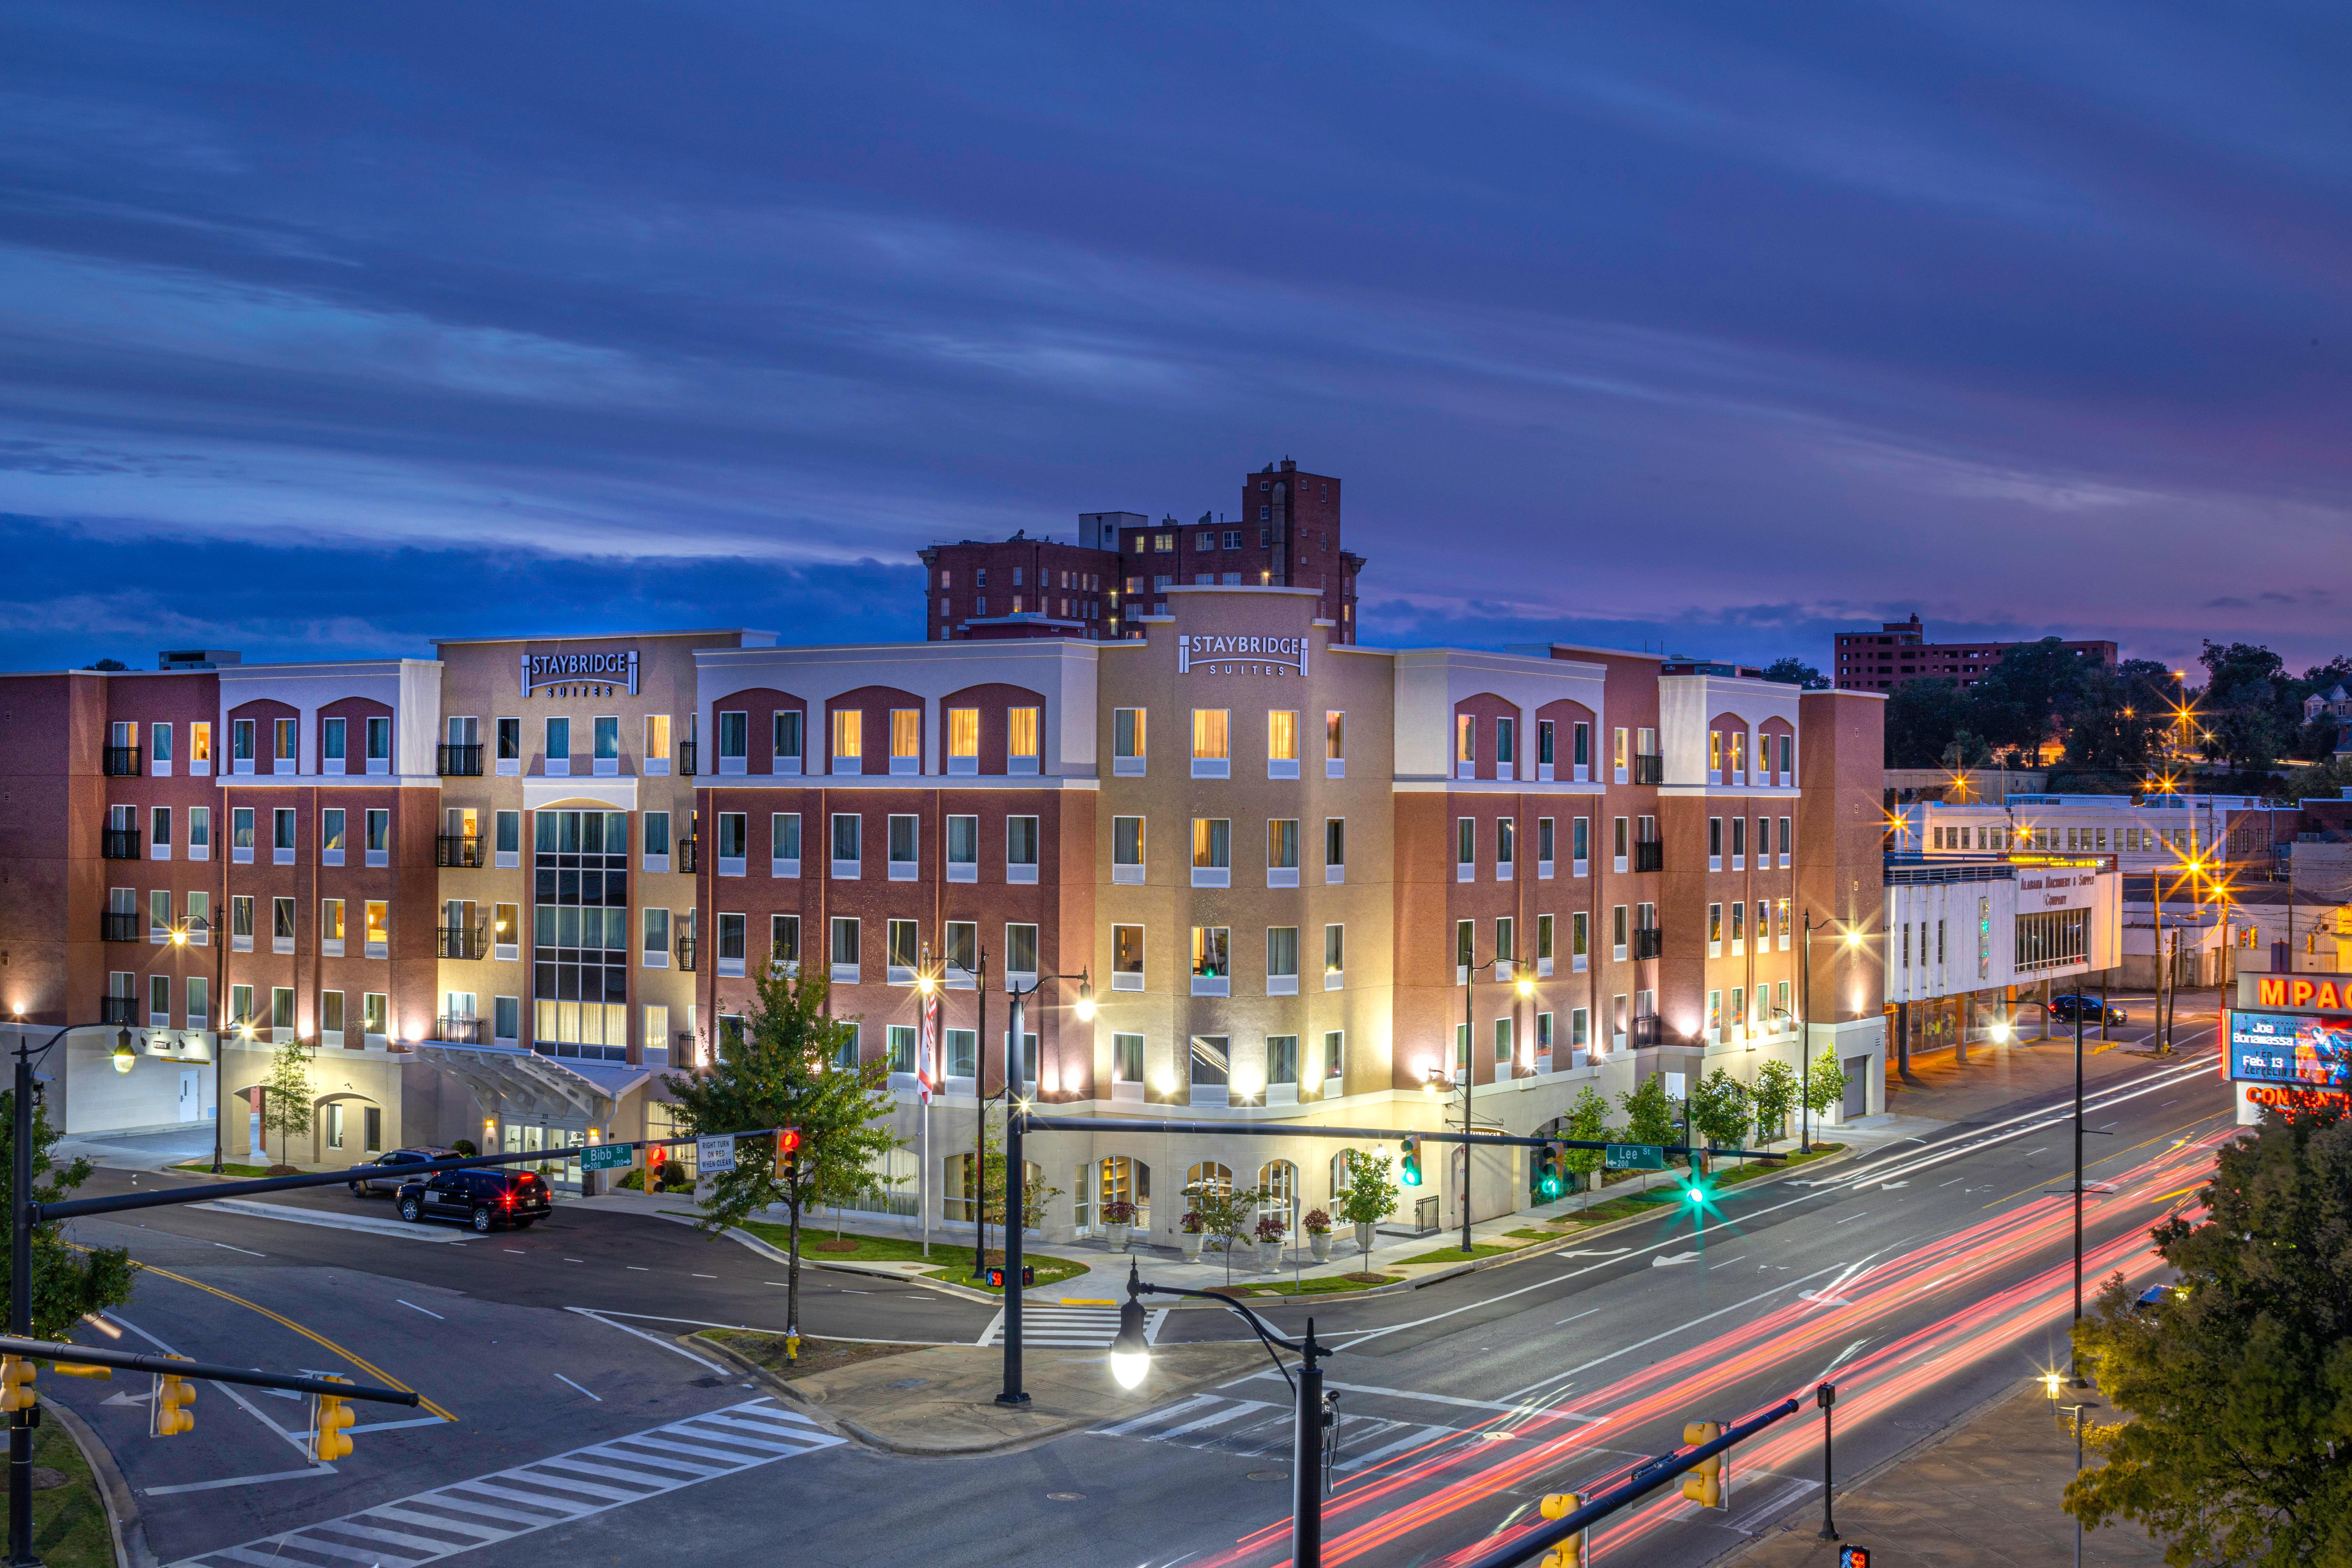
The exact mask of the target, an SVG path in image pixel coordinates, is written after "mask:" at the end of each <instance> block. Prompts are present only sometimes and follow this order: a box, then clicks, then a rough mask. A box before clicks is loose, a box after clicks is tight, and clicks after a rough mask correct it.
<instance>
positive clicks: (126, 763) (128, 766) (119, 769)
mask: <svg viewBox="0 0 2352 1568" xmlns="http://www.w3.org/2000/svg"><path fill="white" fill-rule="evenodd" d="M104 765H105V770H106V775H107V777H109V778H132V779H135V778H137V777H138V776H139V748H138V747H136V746H109V747H107V748H106V760H105V764H104Z"/></svg>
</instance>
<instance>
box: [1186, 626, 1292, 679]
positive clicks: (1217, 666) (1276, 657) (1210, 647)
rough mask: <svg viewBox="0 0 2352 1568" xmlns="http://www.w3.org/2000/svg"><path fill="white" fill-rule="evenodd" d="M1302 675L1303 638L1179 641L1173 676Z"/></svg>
mask: <svg viewBox="0 0 2352 1568" xmlns="http://www.w3.org/2000/svg"><path fill="white" fill-rule="evenodd" d="M1195 672H1197V673H1199V674H1202V675H1301V676H1303V675H1305V674H1306V673H1307V639H1306V638H1305V637H1205V636H1199V635H1195V636H1191V637H1178V638H1177V639H1176V673H1177V674H1179V675H1187V674H1192V673H1195Z"/></svg>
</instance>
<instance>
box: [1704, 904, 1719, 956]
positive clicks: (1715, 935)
mask: <svg viewBox="0 0 2352 1568" xmlns="http://www.w3.org/2000/svg"><path fill="white" fill-rule="evenodd" d="M1706 955H1707V956H1708V957H1709V958H1721V957H1722V956H1723V906H1722V905H1721V904H1709V905H1707V906H1706Z"/></svg>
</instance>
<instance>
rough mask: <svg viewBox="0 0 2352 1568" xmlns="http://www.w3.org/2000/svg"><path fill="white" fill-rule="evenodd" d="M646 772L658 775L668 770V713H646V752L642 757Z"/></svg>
mask: <svg viewBox="0 0 2352 1568" xmlns="http://www.w3.org/2000/svg"><path fill="white" fill-rule="evenodd" d="M642 761H643V763H644V766H645V770H646V773H650V774H653V775H655V776H656V777H659V776H660V775H662V774H664V773H668V772H669V715H668V714H667V713H648V714H646V752H645V756H644V758H643V759H642Z"/></svg>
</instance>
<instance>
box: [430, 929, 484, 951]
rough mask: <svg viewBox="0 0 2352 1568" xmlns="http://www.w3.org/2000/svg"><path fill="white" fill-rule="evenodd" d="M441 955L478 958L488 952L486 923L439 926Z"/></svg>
mask: <svg viewBox="0 0 2352 1568" xmlns="http://www.w3.org/2000/svg"><path fill="white" fill-rule="evenodd" d="M437 929H438V930H439V931H440V933H441V956H442V957H444V958H479V957H481V956H482V955H483V954H485V953H487V952H489V950H490V949H489V927H488V925H471V926H441V927H439V928H437Z"/></svg>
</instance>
